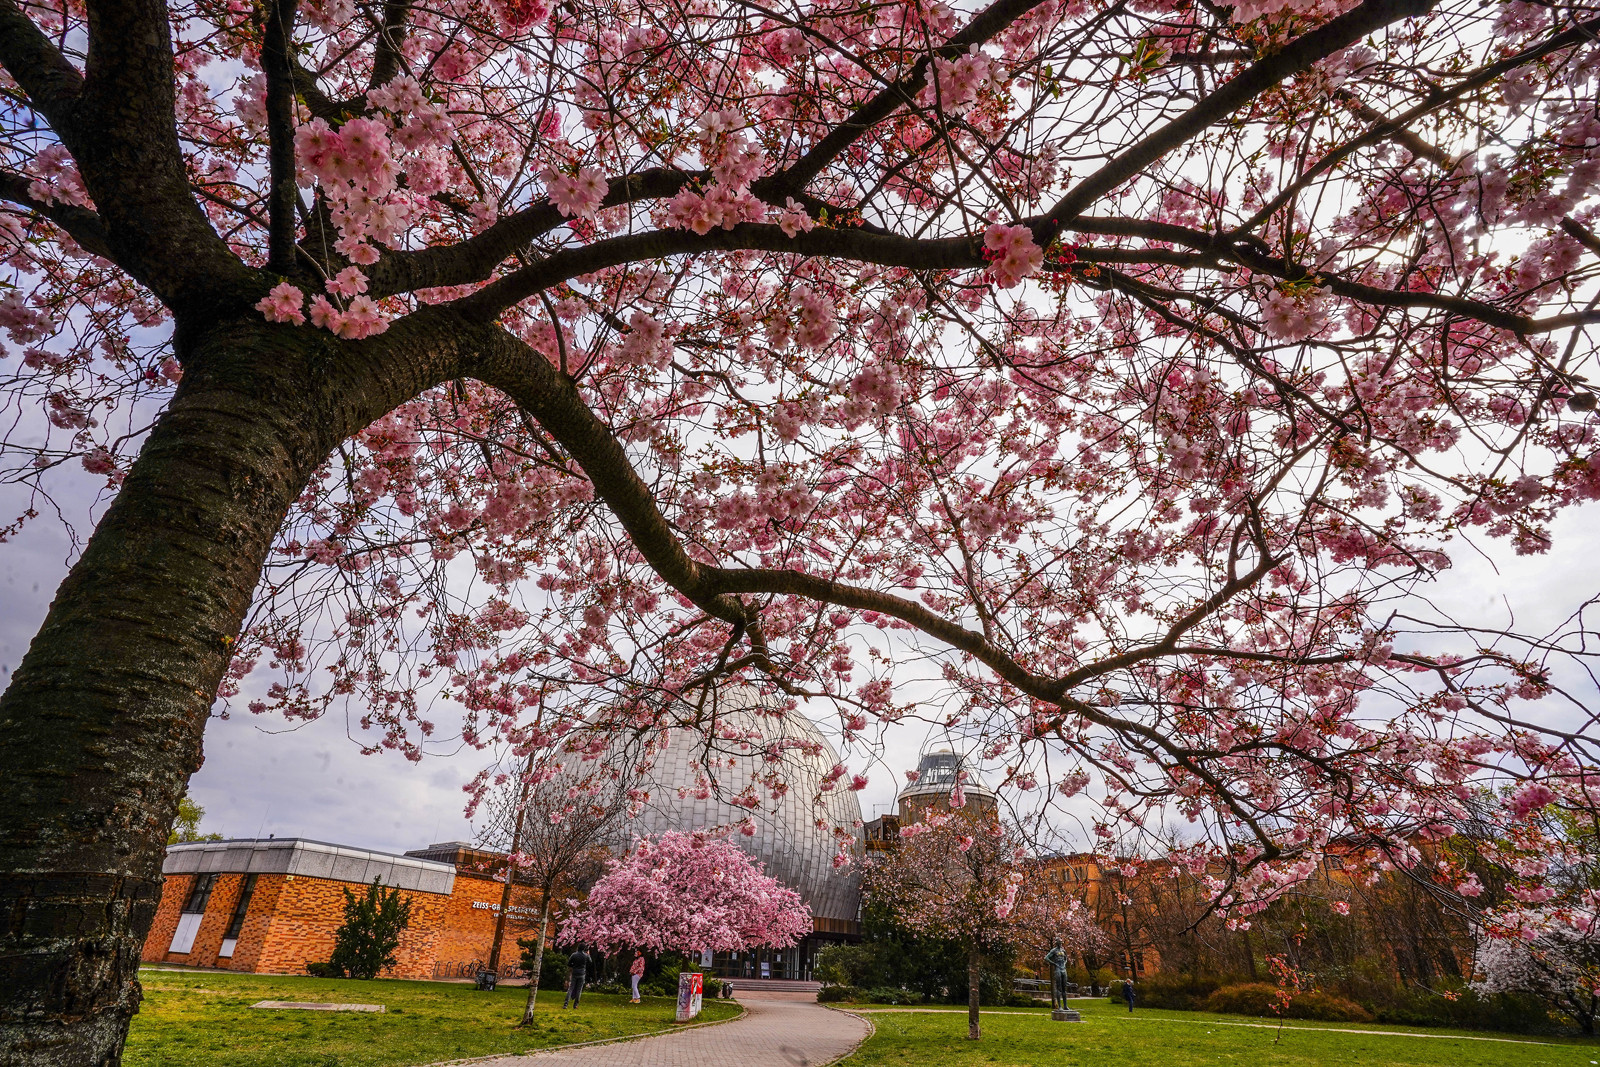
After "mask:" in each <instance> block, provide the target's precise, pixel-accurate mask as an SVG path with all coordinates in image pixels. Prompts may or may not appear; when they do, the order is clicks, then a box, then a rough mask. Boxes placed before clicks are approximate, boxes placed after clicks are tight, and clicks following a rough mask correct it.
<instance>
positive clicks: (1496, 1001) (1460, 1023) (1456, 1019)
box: [1371, 986, 1562, 1034]
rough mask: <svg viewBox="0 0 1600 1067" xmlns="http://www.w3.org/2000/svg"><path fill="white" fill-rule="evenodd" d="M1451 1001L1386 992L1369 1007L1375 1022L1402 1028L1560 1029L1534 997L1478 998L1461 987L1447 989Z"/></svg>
mask: <svg viewBox="0 0 1600 1067" xmlns="http://www.w3.org/2000/svg"><path fill="white" fill-rule="evenodd" d="M1447 992H1451V993H1454V994H1455V996H1454V998H1453V999H1452V998H1450V997H1445V996H1441V995H1439V994H1438V993H1436V992H1433V991H1432V990H1427V989H1391V990H1386V991H1385V995H1384V996H1383V997H1382V999H1381V1001H1378V1002H1376V1003H1374V1004H1372V1005H1371V1007H1372V1010H1373V1014H1374V1015H1375V1016H1376V1017H1377V1019H1378V1021H1379V1022H1383V1023H1400V1024H1403V1025H1406V1026H1451V1027H1458V1028H1460V1029H1463V1030H1504V1031H1509V1032H1511V1033H1523V1034H1527V1033H1557V1032H1560V1031H1561V1029H1562V1027H1560V1026H1557V1025H1556V1024H1555V1022H1554V1020H1552V1019H1551V1016H1550V1010H1549V1008H1548V1006H1547V1005H1545V1003H1544V1002H1543V1001H1541V1000H1540V999H1539V998H1538V997H1533V996H1526V995H1522V994H1516V993H1499V994H1491V995H1482V994H1479V993H1478V992H1476V991H1475V990H1473V989H1471V988H1470V987H1466V986H1463V987H1461V988H1458V989H1452V990H1447Z"/></svg>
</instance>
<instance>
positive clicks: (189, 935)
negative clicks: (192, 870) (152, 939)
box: [167, 874, 217, 955]
mask: <svg viewBox="0 0 1600 1067" xmlns="http://www.w3.org/2000/svg"><path fill="white" fill-rule="evenodd" d="M216 887H217V876H216V875H215V874H197V875H195V876H194V885H192V886H190V887H189V899H188V900H186V901H184V902H183V913H182V914H181V915H179V916H178V928H177V929H176V930H174V931H173V934H172V943H171V944H170V945H168V946H167V951H168V952H175V953H178V954H179V955H183V954H185V953H187V952H188V951H189V950H190V949H192V948H194V935H195V934H197V933H199V932H200V920H201V919H203V918H204V917H205V914H206V905H207V904H209V903H211V891H212V890H213V889H215V888H216Z"/></svg>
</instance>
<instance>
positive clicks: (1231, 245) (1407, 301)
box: [1070, 217, 1600, 336]
mask: <svg viewBox="0 0 1600 1067" xmlns="http://www.w3.org/2000/svg"><path fill="white" fill-rule="evenodd" d="M1070 229H1072V230H1074V231H1075V232H1078V233H1094V234H1104V235H1107V236H1116V237H1144V238H1147V239H1148V240H1152V241H1161V242H1164V243H1169V244H1181V245H1184V246H1186V247H1189V248H1193V249H1195V250H1196V251H1198V252H1204V253H1208V254H1210V255H1215V256H1219V257H1221V258H1223V259H1227V260H1231V261H1232V262H1234V263H1237V264H1239V265H1240V266H1243V267H1249V268H1250V269H1251V270H1253V271H1255V272H1256V273H1258V274H1265V275H1268V276H1270V277H1274V278H1282V279H1283V280H1284V281H1291V282H1296V281H1308V280H1314V281H1315V282H1316V284H1318V285H1320V286H1322V287H1324V288H1326V289H1327V290H1328V291H1330V292H1333V293H1337V294H1338V295H1340V296H1343V297H1348V298H1349V299H1351V300H1358V301H1360V302H1362V303H1364V304H1372V305H1375V306H1378V307H1397V308H1432V309H1435V310H1439V311H1446V312H1449V313H1450V314H1452V315H1457V316H1459V317H1461V318H1464V319H1476V320H1478V321H1479V322H1482V323H1484V324H1485V325H1488V326H1493V327H1495V328H1497V329H1501V330H1509V331H1511V332H1512V333H1515V334H1518V335H1519V336H1529V335H1533V334H1541V333H1550V332H1551V331H1553V330H1562V329H1567V328H1569V327H1572V326H1582V325H1586V324H1589V323H1594V322H1600V311H1572V312H1568V313H1566V314H1564V315H1551V316H1549V317H1547V318H1543V319H1534V318H1529V317H1528V316H1526V315H1518V314H1517V313H1516V312H1513V311H1507V310H1505V309H1504V308H1498V307H1495V306H1494V305H1493V304H1486V303H1484V302H1483V301H1481V300H1473V299H1471V298H1469V297H1464V296H1451V295H1449V294H1447V293H1429V292H1422V291H1414V290H1409V289H1405V290H1401V289H1384V288H1381V287H1379V286H1376V285H1366V284H1365V283H1362V282H1356V281H1350V280H1349V279H1346V278H1342V277H1340V276H1338V275H1336V274H1331V273H1327V272H1321V271H1316V270H1313V269H1312V268H1311V267H1309V266H1307V265H1306V264H1304V263H1300V262H1297V261H1295V260H1292V259H1291V260H1285V259H1284V258H1283V257H1281V256H1277V255H1273V254H1271V253H1270V252H1269V251H1267V249H1266V247H1265V246H1264V245H1262V244H1261V243H1260V242H1258V241H1255V240H1253V239H1235V238H1233V237H1230V236H1229V235H1227V234H1219V233H1209V232H1207V231H1205V230H1194V229H1190V228H1189V227H1187V226H1177V225H1173V224H1172V223H1167V222H1146V221H1144V220H1140V219H1114V218H1095V217H1091V218H1080V219H1079V220H1078V221H1077V222H1075V223H1074V224H1073V225H1072V226H1071V227H1070Z"/></svg>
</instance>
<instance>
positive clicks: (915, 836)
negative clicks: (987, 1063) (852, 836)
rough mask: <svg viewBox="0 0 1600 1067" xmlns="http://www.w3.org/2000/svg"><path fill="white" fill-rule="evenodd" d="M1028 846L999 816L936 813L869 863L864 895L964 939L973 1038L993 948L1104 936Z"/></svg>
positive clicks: (1077, 944)
mask: <svg viewBox="0 0 1600 1067" xmlns="http://www.w3.org/2000/svg"><path fill="white" fill-rule="evenodd" d="M1026 859H1027V852H1026V851H1025V850H1024V848H1023V847H1022V845H1021V844H1020V843H1019V842H1018V841H1017V839H1016V837H1015V836H1014V835H1013V834H1011V833H1009V832H1008V831H1007V830H1006V828H1005V827H1004V826H1003V825H1002V824H1001V823H1000V821H999V820H998V819H997V818H995V817H994V816H993V815H991V814H980V813H975V812H969V811H961V810H957V811H944V812H939V811H933V812H929V813H928V814H927V815H926V816H925V817H924V819H923V821H921V822H916V823H911V824H909V825H907V826H903V827H901V828H900V837H899V841H898V843H897V844H896V846H895V847H894V848H893V849H890V850H889V851H887V852H881V853H875V854H873V855H871V856H869V857H868V859H867V861H866V869H865V875H864V878H863V881H862V893H863V894H864V895H866V896H868V897H870V898H871V899H872V900H874V901H875V902H877V903H878V904H880V905H882V906H883V907H885V908H887V909H888V911H889V914H890V915H891V916H893V918H894V920H895V921H896V922H897V923H899V924H900V925H902V926H904V927H905V928H906V929H908V930H911V931H913V932H915V933H919V934H925V935H928V936H931V937H938V938H947V939H950V940H953V941H957V942H959V943H960V944H961V946H962V948H964V949H965V950H966V956H967V1036H968V1037H969V1038H970V1039H972V1040H973V1041H977V1040H979V1039H980V1038H981V1037H982V1036H983V1030H982V1027H981V1026H980V1025H979V1019H978V1007H979V1003H978V1002H979V986H980V984H981V979H982V977H983V959H984V953H985V952H986V951H993V950H996V949H1001V948H1007V947H1021V948H1029V949H1033V950H1036V951H1038V952H1040V953H1041V954H1042V953H1043V952H1044V951H1047V950H1048V947H1049V945H1051V944H1053V943H1054V939H1055V938H1056V937H1060V938H1062V941H1063V945H1064V947H1066V949H1067V950H1068V951H1069V952H1079V951H1084V950H1089V951H1092V950H1093V948H1094V945H1095V944H1096V943H1097V941H1098V939H1100V938H1102V937H1103V935H1102V934H1101V933H1100V930H1099V928H1098V927H1097V926H1095V924H1094V923H1093V921H1092V919H1091V918H1090V917H1089V915H1088V914H1087V912H1085V911H1084V910H1083V909H1082V908H1081V907H1080V906H1079V905H1078V902H1077V901H1068V900H1065V899H1063V898H1060V897H1059V896H1053V895H1050V894H1048V893H1046V892H1044V891H1043V886H1042V885H1041V884H1038V883H1037V881H1035V882H1034V883H1031V884H1030V881H1029V879H1028V878H1027V874H1026V864H1025V861H1026Z"/></svg>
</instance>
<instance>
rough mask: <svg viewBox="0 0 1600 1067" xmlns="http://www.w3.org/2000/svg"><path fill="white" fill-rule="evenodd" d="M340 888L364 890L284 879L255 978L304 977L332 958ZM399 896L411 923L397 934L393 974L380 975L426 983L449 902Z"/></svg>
mask: <svg viewBox="0 0 1600 1067" xmlns="http://www.w3.org/2000/svg"><path fill="white" fill-rule="evenodd" d="M346 888H349V889H350V891H351V892H361V891H364V890H365V889H366V887H365V886H360V885H354V884H352V883H349V882H335V881H332V880H330V879H327V878H307V877H305V876H304V875H287V876H285V877H284V882H283V886H282V888H281V889H280V891H279V893H278V896H277V901H276V905H275V907H274V908H273V909H272V913H271V920H270V922H269V923H268V925H267V929H266V936H265V938H264V943H263V944H262V946H261V948H260V950H259V952H258V953H256V954H255V956H254V959H253V960H252V962H253V963H254V967H253V968H252V969H253V970H254V971H255V972H256V973H257V974H304V973H305V969H306V964H307V963H316V962H320V961H322V960H326V959H327V958H328V957H329V956H330V955H332V953H333V935H334V931H336V930H338V929H339V926H340V924H341V923H343V922H344V890H345V889H346ZM400 896H401V898H402V899H404V900H409V901H411V923H410V925H408V926H407V927H406V928H405V930H404V931H403V932H402V933H401V934H400V946H399V948H397V949H396V950H395V965H394V970H392V971H389V972H386V974H387V976H388V977H393V978H431V977H433V945H434V940H435V939H436V937H437V936H438V932H439V922H440V919H441V918H442V917H443V915H444V908H445V904H446V902H447V901H448V900H449V899H450V898H449V897H447V896H445V895H444V894H443V893H420V892H416V891H414V890H409V889H402V890H400ZM251 910H254V909H253V908H252V909H251Z"/></svg>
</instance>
